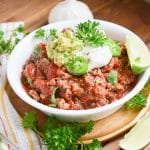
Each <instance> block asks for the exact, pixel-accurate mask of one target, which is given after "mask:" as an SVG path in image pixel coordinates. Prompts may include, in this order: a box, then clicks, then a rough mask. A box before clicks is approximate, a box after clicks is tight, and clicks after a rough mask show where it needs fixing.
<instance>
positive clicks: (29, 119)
mask: <svg viewBox="0 0 150 150" xmlns="http://www.w3.org/2000/svg"><path fill="white" fill-rule="evenodd" d="M22 125H23V127H24V128H31V129H33V130H37V128H36V112H34V111H32V112H26V113H25V115H24V117H23V121H22Z"/></svg>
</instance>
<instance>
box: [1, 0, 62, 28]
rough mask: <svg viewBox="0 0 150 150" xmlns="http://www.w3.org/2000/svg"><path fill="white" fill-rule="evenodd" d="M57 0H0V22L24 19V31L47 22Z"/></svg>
mask: <svg viewBox="0 0 150 150" xmlns="http://www.w3.org/2000/svg"><path fill="white" fill-rule="evenodd" d="M58 1H59V0H0V6H1V7H0V8H1V9H0V22H12V21H24V22H25V28H26V31H32V30H33V29H36V28H38V27H40V26H43V25H45V24H47V18H48V14H49V11H50V9H51V8H52V7H53V6H54V5H56V3H58Z"/></svg>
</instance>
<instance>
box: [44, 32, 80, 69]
mask: <svg viewBox="0 0 150 150" xmlns="http://www.w3.org/2000/svg"><path fill="white" fill-rule="evenodd" d="M82 47H83V42H82V41H81V40H79V39H78V38H76V37H75V34H74V32H73V31H72V30H71V29H65V30H63V31H62V32H60V33H58V35H56V37H55V38H54V39H53V40H51V41H49V42H48V43H47V49H46V50H47V55H48V58H49V59H51V60H54V63H56V64H57V65H58V66H61V65H64V64H66V63H67V62H68V61H69V60H70V59H72V58H73V57H74V56H75V51H78V50H81V49H82Z"/></svg>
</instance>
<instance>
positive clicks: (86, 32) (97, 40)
mask: <svg viewBox="0 0 150 150" xmlns="http://www.w3.org/2000/svg"><path fill="white" fill-rule="evenodd" d="M98 27H99V22H96V21H93V22H92V21H90V20H88V21H86V22H84V23H80V24H78V25H77V27H76V30H77V32H76V36H77V38H79V39H80V40H82V41H83V42H84V43H85V45H89V46H93V47H98V46H102V45H103V44H104V42H105V40H106V36H105V35H104V33H103V32H102V31H101V30H99V29H98Z"/></svg>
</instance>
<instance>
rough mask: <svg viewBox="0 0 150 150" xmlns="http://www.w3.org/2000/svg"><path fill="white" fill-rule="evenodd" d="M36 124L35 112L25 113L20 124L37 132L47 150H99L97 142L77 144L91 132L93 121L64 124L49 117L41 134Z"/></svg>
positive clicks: (99, 145) (99, 146)
mask: <svg viewBox="0 0 150 150" xmlns="http://www.w3.org/2000/svg"><path fill="white" fill-rule="evenodd" d="M36 122H37V121H36V116H35V112H27V113H26V114H25V116H24V117H23V123H22V124H23V126H24V127H25V128H31V129H33V130H34V131H35V132H37V133H38V134H39V135H40V136H41V137H42V138H43V141H44V143H45V145H46V146H47V148H48V150H53V149H55V150H70V149H71V150H101V144H100V142H99V141H98V140H93V142H92V143H90V144H83V143H82V144H81V146H80V145H78V144H77V141H79V139H80V137H81V136H82V135H84V134H86V133H90V132H91V131H92V129H93V126H94V122H93V121H89V122H88V123H85V124H80V123H77V122H73V123H66V122H62V121H60V120H58V119H57V118H56V117H54V116H50V117H49V118H48V119H47V121H46V123H45V125H44V131H43V133H41V132H39V131H38V130H37V125H36ZM62 136H63V138H62Z"/></svg>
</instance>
